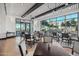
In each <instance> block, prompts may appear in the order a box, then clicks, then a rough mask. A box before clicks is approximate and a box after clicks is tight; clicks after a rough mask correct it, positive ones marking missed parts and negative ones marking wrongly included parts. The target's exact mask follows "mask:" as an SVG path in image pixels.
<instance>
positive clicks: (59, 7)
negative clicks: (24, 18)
mask: <svg viewBox="0 0 79 59" xmlns="http://www.w3.org/2000/svg"><path fill="white" fill-rule="evenodd" d="M73 4H75V3H68V5H66V4H63V5H60V6H58V7H56V8H53V9H51V10H48V11H46V12H44V13H42V14H39V15H37V16H35V17H32V19H35V18H38V17H41V16H44V15H46V14H49V13H51V12H53V11H57V10H59V9H61V8H62V9H63V8H66V7H68V6H71V5H73Z"/></svg>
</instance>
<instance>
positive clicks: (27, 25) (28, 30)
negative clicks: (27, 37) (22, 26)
mask: <svg viewBox="0 0 79 59" xmlns="http://www.w3.org/2000/svg"><path fill="white" fill-rule="evenodd" d="M30 29H31V28H30V24H29V23H26V32H28V33H29V32H30Z"/></svg>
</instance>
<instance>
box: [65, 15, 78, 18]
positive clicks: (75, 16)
mask: <svg viewBox="0 0 79 59" xmlns="http://www.w3.org/2000/svg"><path fill="white" fill-rule="evenodd" d="M70 18H77V14H70V15H67V16H66V19H70Z"/></svg>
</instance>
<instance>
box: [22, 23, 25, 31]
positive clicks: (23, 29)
mask: <svg viewBox="0 0 79 59" xmlns="http://www.w3.org/2000/svg"><path fill="white" fill-rule="evenodd" d="M21 31H25V23H21Z"/></svg>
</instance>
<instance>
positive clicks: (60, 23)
mask: <svg viewBox="0 0 79 59" xmlns="http://www.w3.org/2000/svg"><path fill="white" fill-rule="evenodd" d="M77 17H78V15H77V13H73V14H68V15H64V16H60V17H56V18H49V19H47V20H46V22H48V24H49V25H52V26H51V27H52V29H54V28H57V29H60V30H63V29H64V30H65V31H70V32H76V31H77ZM45 27H47V26H43V28H45ZM48 27H49V26H48ZM49 28H50V27H49ZM68 29H70V30H68Z"/></svg>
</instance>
